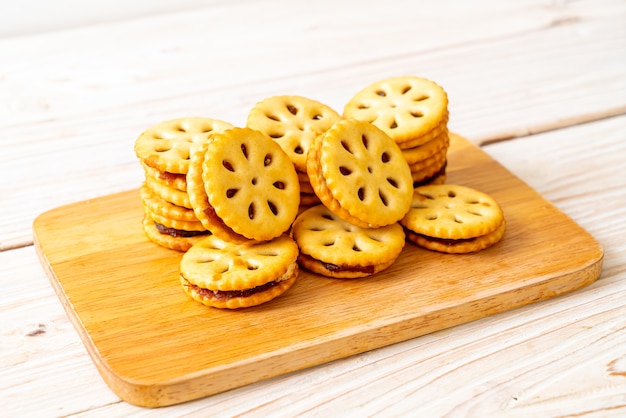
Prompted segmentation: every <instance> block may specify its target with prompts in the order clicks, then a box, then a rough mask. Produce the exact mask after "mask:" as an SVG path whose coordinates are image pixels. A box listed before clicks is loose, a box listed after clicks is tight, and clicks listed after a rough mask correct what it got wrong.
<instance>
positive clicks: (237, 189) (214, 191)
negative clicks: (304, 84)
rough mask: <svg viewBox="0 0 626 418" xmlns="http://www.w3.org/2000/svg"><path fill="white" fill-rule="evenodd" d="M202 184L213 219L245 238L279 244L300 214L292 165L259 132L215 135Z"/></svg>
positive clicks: (243, 130) (232, 131)
mask: <svg viewBox="0 0 626 418" xmlns="http://www.w3.org/2000/svg"><path fill="white" fill-rule="evenodd" d="M189 180H190V178H189V177H188V179H187V181H188V182H189ZM202 181H203V183H204V190H205V192H206V196H207V198H208V203H209V205H210V207H211V208H212V210H213V211H214V212H215V215H216V216H217V217H218V218H219V219H220V220H221V222H223V224H224V225H226V226H227V227H228V228H230V229H231V230H232V231H234V232H235V233H236V234H239V235H241V236H243V237H245V238H248V239H251V240H256V241H267V240H270V239H273V238H276V237H278V236H280V235H282V234H283V233H284V232H286V231H287V230H289V228H290V226H291V224H292V223H293V221H294V219H295V217H296V215H297V214H298V207H299V205H300V186H299V182H298V176H297V174H296V170H295V168H294V166H293V163H292V162H291V160H290V159H289V157H288V156H287V154H285V152H284V151H283V150H282V148H281V147H280V146H279V145H278V144H277V143H276V142H274V141H273V140H272V139H271V138H270V137H269V136H267V135H265V134H263V133H261V132H259V131H255V130H253V129H250V128H233V129H229V130H227V131H225V132H223V133H219V134H215V135H214V136H213V137H212V138H211V140H210V141H209V142H208V143H207V148H206V151H205V156H204V161H203V164H202ZM189 187H190V185H189V184H188V188H189ZM188 193H191V191H189V190H188ZM203 209H204V210H205V211H206V209H207V208H203ZM194 211H196V209H195V208H194ZM196 212H198V211H196ZM198 217H199V218H200V216H198ZM209 229H210V228H209ZM210 230H211V231H212V232H213V233H214V234H216V235H217V234H218V232H217V231H214V230H213V229H210Z"/></svg>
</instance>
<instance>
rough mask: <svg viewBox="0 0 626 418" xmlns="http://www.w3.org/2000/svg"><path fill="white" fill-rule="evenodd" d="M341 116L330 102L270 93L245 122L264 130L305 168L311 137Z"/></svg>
mask: <svg viewBox="0 0 626 418" xmlns="http://www.w3.org/2000/svg"><path fill="white" fill-rule="evenodd" d="M339 120H341V116H340V115H339V114H338V113H337V112H336V111H334V110H333V109H331V108H330V107H329V106H326V105H325V104H322V103H320V102H318V101H316V100H311V99H308V98H306V97H300V96H273V97H269V98H267V99H264V100H262V101H261V102H259V103H257V104H256V105H255V106H254V107H253V108H252V109H251V110H250V113H249V114H248V120H247V126H248V127H249V128H252V129H256V130H258V131H261V132H263V133H264V134H266V135H268V136H270V137H271V138H272V139H273V140H274V141H276V142H277V143H278V144H279V145H280V146H281V148H282V149H283V150H284V151H285V152H286V153H287V155H288V156H289V158H290V159H291V161H292V162H293V164H294V166H295V167H296V170H299V171H301V172H306V154H307V152H308V151H309V147H310V145H311V143H312V142H313V139H315V137H316V136H317V135H319V134H321V133H324V132H326V130H328V128H330V127H331V126H332V125H333V124H334V123H335V122H338V121H339Z"/></svg>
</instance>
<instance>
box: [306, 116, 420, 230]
mask: <svg viewBox="0 0 626 418" xmlns="http://www.w3.org/2000/svg"><path fill="white" fill-rule="evenodd" d="M307 173H308V174H309V180H310V182H311V185H312V186H313V189H314V190H315V194H316V195H317V196H318V197H319V199H320V200H321V201H322V203H323V204H324V205H325V206H327V207H328V208H329V209H330V210H331V211H332V212H334V213H336V214H337V215H338V216H339V217H341V218H342V219H344V220H346V221H347V222H350V223H353V224H355V225H358V226H361V227H364V228H378V227H381V226H385V225H390V224H393V223H395V222H397V221H398V220H399V219H401V218H402V217H403V216H404V215H405V214H406V212H407V211H408V210H409V207H410V205H411V197H412V194H413V181H412V179H411V171H410V169H409V165H408V164H407V162H406V160H405V159H404V156H403V155H402V151H401V150H400V148H399V147H398V146H397V144H396V143H395V142H394V141H393V140H391V138H389V136H387V134H385V133H384V132H383V131H381V130H380V129H378V128H377V127H375V126H374V125H372V124H370V123H367V122H360V121H357V120H353V119H351V120H343V121H340V122H337V123H336V124H335V125H333V126H332V127H331V128H330V129H329V130H328V131H326V133H324V134H322V135H320V136H318V137H317V138H316V139H315V141H314V143H313V144H312V146H311V148H310V150H309V154H308V156H307Z"/></svg>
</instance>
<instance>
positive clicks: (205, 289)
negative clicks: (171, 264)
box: [180, 235, 298, 309]
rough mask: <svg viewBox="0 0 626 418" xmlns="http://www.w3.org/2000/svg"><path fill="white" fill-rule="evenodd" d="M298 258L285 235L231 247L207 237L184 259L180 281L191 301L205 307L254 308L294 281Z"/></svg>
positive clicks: (192, 248)
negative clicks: (261, 241)
mask: <svg viewBox="0 0 626 418" xmlns="http://www.w3.org/2000/svg"><path fill="white" fill-rule="evenodd" d="M297 257H298V247H297V245H296V243H295V242H294V241H293V239H291V238H290V237H289V236H287V235H282V236H280V237H277V238H275V239H273V240H271V241H266V242H263V243H255V244H235V243H231V242H227V241H223V240H221V239H219V238H218V237H216V236H215V235H211V236H209V237H206V238H205V239H203V240H201V241H199V242H198V243H196V244H195V245H194V246H193V247H191V248H190V249H189V250H188V251H187V252H186V253H185V254H184V255H183V257H182V259H181V262H180V281H181V285H182V286H183V289H184V291H185V292H186V293H187V294H188V295H189V296H190V297H191V298H193V299H194V300H195V301H197V302H200V303H202V304H204V305H206V306H212V307H215V308H228V309H237V308H245V307H250V306H256V305H260V304H262V303H265V302H268V301H270V300H272V299H274V298H276V297H277V296H279V295H281V294H283V293H284V292H286V291H287V290H288V289H289V288H290V287H291V286H292V285H293V284H294V283H295V281H296V278H297V276H298V264H297Z"/></svg>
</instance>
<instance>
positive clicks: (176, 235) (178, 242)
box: [141, 215, 209, 252]
mask: <svg viewBox="0 0 626 418" xmlns="http://www.w3.org/2000/svg"><path fill="white" fill-rule="evenodd" d="M141 226H142V228H143V231H144V233H145V234H146V236H147V237H148V239H150V241H152V242H154V243H155V244H158V245H160V246H162V247H165V248H169V249H171V250H176V251H181V252H185V251H187V250H188V249H189V248H191V246H192V245H193V244H195V243H196V242H198V241H199V240H200V239H202V238H203V237H205V236H206V235H208V234H209V232H207V231H202V232H200V231H199V232H189V231H182V230H175V229H173V228H167V227H165V226H163V225H161V224H158V223H156V222H154V220H153V219H151V218H150V217H149V216H148V215H146V216H144V218H143V220H142V223H141Z"/></svg>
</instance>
